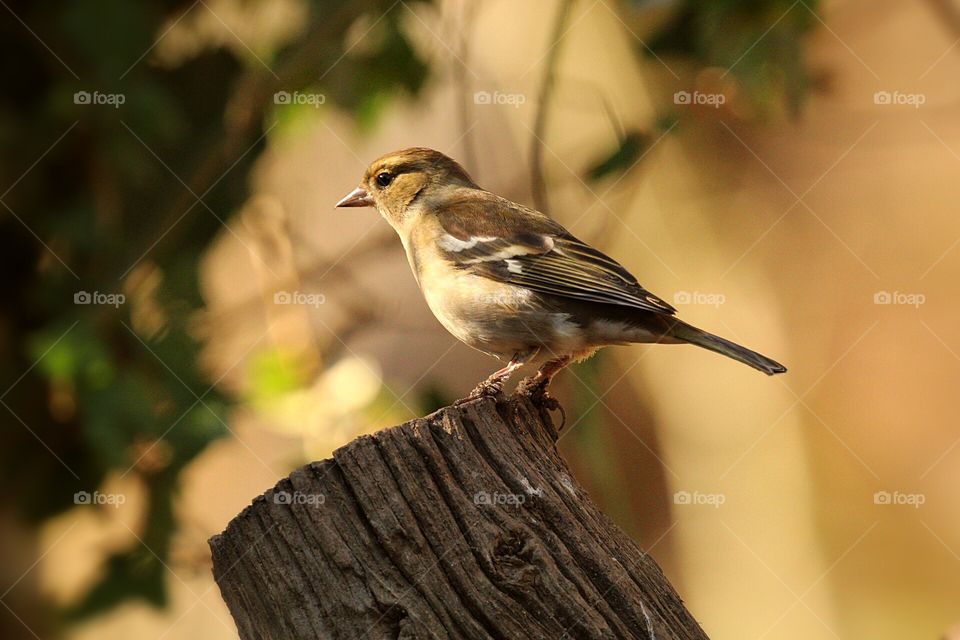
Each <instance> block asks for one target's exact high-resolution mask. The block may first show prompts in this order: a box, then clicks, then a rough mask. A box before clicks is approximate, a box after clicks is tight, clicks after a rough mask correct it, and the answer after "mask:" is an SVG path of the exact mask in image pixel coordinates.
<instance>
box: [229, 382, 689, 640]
mask: <svg viewBox="0 0 960 640" xmlns="http://www.w3.org/2000/svg"><path fill="white" fill-rule="evenodd" d="M555 442H556V432H555V430H554V426H553V424H552V422H551V421H550V418H549V416H548V415H547V413H546V412H545V411H544V410H542V409H541V408H540V407H538V406H536V405H534V404H533V403H532V402H531V401H530V400H528V399H526V398H518V397H514V398H510V399H509V400H507V401H501V402H496V401H494V400H493V399H489V398H484V399H480V400H475V401H471V402H467V403H464V404H461V405H458V406H454V407H447V408H444V409H441V410H440V411H438V412H436V413H434V414H432V415H430V416H427V417H425V418H420V419H417V420H414V421H412V422H408V423H406V424H402V425H400V426H397V427H392V428H390V429H385V430H383V431H380V432H377V433H375V434H373V435H369V436H362V437H360V438H357V439H356V440H354V441H352V442H351V443H349V444H347V445H346V446H344V447H342V448H340V449H338V450H336V451H335V452H334V454H333V459H331V460H324V461H322V462H315V463H312V464H309V465H306V466H304V467H301V468H300V469H297V470H296V471H294V472H293V473H292V474H290V476H289V477H288V478H285V479H283V480H281V481H280V482H279V483H278V484H277V485H276V486H275V487H274V488H273V489H271V490H269V491H267V492H266V493H265V494H264V495H262V496H259V497H258V498H256V499H255V500H254V501H253V504H252V505H250V506H249V507H247V508H246V509H245V510H244V511H243V512H242V513H240V514H239V515H238V516H237V517H236V518H234V519H233V521H231V522H230V524H229V525H228V526H227V528H226V530H225V531H224V532H223V533H222V534H220V535H217V536H214V537H213V538H211V539H210V547H211V549H212V552H213V572H214V577H215V579H216V581H217V583H218V585H219V586H220V591H221V593H222V595H223V598H224V600H225V601H226V603H227V605H228V607H229V609H230V613H231V614H232V616H233V618H234V620H235V621H236V624H237V628H238V630H239V633H240V637H241V638H243V639H244V640H253V639H265V638H271V639H278V638H297V639H306V638H371V639H379V638H391V639H393V638H510V639H512V638H522V639H527V638H542V639H544V640H557V639H559V638H647V639H652V638H657V639H661V640H665V639H668V638H677V639H685V640H686V639H691V638H700V639H702V638H706V636H705V635H704V633H703V631H702V630H701V629H700V627H699V626H698V625H697V623H696V621H695V620H694V619H693V617H692V616H691V615H690V613H689V612H687V610H686V609H685V608H684V606H683V603H682V601H681V600H680V598H679V596H678V595H677V593H676V592H675V591H674V589H673V587H671V585H670V584H669V583H668V582H667V580H666V578H665V577H664V575H663V573H662V572H661V571H660V568H659V567H658V566H657V564H656V563H655V562H654V560H653V559H652V558H651V557H650V556H648V555H646V554H644V553H643V552H642V551H641V550H640V548H638V547H637V545H636V544H635V543H634V542H632V541H631V540H630V539H629V538H628V537H627V536H626V535H625V534H624V533H623V532H622V531H620V530H619V529H618V528H617V527H616V526H615V525H614V524H613V523H612V522H610V520H609V519H608V518H607V517H606V516H604V515H603V514H602V513H600V511H599V510H598V509H597V507H596V506H595V505H594V504H593V502H592V501H591V500H590V498H589V497H588V496H587V495H586V494H585V492H584V491H583V489H581V488H580V486H579V485H578V484H577V483H576V481H575V480H574V479H573V478H572V477H571V475H570V472H569V470H568V469H567V466H566V465H565V464H564V462H563V460H562V459H561V457H560V455H559V454H558V452H557V449H556V446H555Z"/></svg>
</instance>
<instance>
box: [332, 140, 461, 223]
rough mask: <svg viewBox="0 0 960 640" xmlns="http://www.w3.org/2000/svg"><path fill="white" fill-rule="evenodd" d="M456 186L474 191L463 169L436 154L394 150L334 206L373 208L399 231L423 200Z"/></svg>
mask: <svg viewBox="0 0 960 640" xmlns="http://www.w3.org/2000/svg"><path fill="white" fill-rule="evenodd" d="M458 187H472V188H477V185H476V184H475V183H474V182H473V180H471V179H470V176H469V175H467V172H466V171H464V169H463V167H461V166H460V165H459V164H457V162H456V161H454V160H453V159H451V158H448V157H447V156H445V155H443V154H442V153H440V152H439V151H434V150H433V149H426V148H423V147H414V148H411V149H404V150H402V151H394V152H393V153H388V154H387V155H385V156H382V157H380V158H377V159H376V160H374V161H373V162H372V163H371V164H370V166H369V167H367V170H366V172H365V173H364V174H363V179H362V180H361V181H360V186H358V187H357V188H356V189H354V190H353V191H351V192H350V193H348V194H347V195H346V196H345V197H344V198H343V199H342V200H340V202H338V203H337V206H338V207H376V208H377V211H379V212H380V214H381V215H382V216H383V217H384V218H386V219H387V222H389V223H390V224H391V225H393V226H394V228H396V229H398V230H399V229H400V228H401V227H402V226H403V225H404V223H405V222H407V221H408V220H409V219H410V217H411V216H414V215H417V213H418V212H419V211H420V208H419V207H411V205H412V204H414V202H417V201H424V200H428V199H430V198H433V197H436V196H438V195H441V194H443V193H444V192H445V191H446V190H447V189H456V188H458Z"/></svg>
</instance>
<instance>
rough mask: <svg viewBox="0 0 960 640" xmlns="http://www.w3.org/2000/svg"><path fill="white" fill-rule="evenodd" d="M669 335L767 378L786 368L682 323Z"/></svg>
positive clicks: (675, 326) (744, 348) (754, 352)
mask: <svg viewBox="0 0 960 640" xmlns="http://www.w3.org/2000/svg"><path fill="white" fill-rule="evenodd" d="M670 334H671V335H672V336H673V337H675V338H678V339H680V340H682V341H684V342H689V343H690V344H695V345H697V346H698V347H703V348H704V349H709V350H710V351H713V352H715V353H719V354H721V355H725V356H727V357H728V358H733V359H734V360H739V361H740V362H742V363H743V364H745V365H748V366H751V367H753V368H754V369H756V370H757V371H762V372H764V373H765V374H767V375H768V376H772V375H774V374H777V373H783V372H785V371H786V370H787V368H786V367H785V366H783V365H782V364H780V363H779V362H776V361H775V360H771V359H770V358H768V357H766V356H764V355H760V354H759V353H757V352H756V351H751V350H750V349H747V348H746V347H741V346H740V345H738V344H736V343H734V342H730V341H729V340H726V339H724V338H721V337H720V336H715V335H713V334H712V333H707V332H706V331H704V330H702V329H698V328H696V327H694V326H692V325H689V324H686V323H684V322H678V323H677V324H676V325H674V327H673V329H672V330H671V331H670Z"/></svg>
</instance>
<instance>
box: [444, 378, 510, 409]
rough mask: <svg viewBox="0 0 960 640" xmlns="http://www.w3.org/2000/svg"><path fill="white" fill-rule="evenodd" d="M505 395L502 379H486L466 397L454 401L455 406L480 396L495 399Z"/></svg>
mask: <svg viewBox="0 0 960 640" xmlns="http://www.w3.org/2000/svg"><path fill="white" fill-rule="evenodd" d="M501 397H503V381H502V380H484V381H483V382H481V383H480V384H478V385H477V386H476V387H474V389H473V391H471V392H470V393H469V394H467V397H466V398H461V399H459V400H457V401H456V402H454V403H453V404H454V406H457V405H461V404H464V403H466V402H471V401H473V400H477V399H478V398H493V399H494V400H496V399H499V398H501Z"/></svg>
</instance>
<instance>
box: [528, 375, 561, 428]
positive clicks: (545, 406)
mask: <svg viewBox="0 0 960 640" xmlns="http://www.w3.org/2000/svg"><path fill="white" fill-rule="evenodd" d="M549 386H550V378H548V377H546V376H540V375H535V376H531V377H529V378H525V379H523V380H522V381H521V382H520V384H519V385H518V386H517V395H519V396H524V397H526V398H529V399H530V401H531V402H533V403H534V404H535V405H537V406H538V407H540V408H541V409H542V410H546V411H555V410H556V411H559V412H560V426H559V427H558V428H557V430H556V433H559V432H560V431H561V430H562V429H563V427H564V425H566V424H567V412H566V411H564V410H563V407H562V406H561V405H560V402H559V401H557V399H556V398H554V397H553V396H551V395H550V392H549V391H548V388H549Z"/></svg>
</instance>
